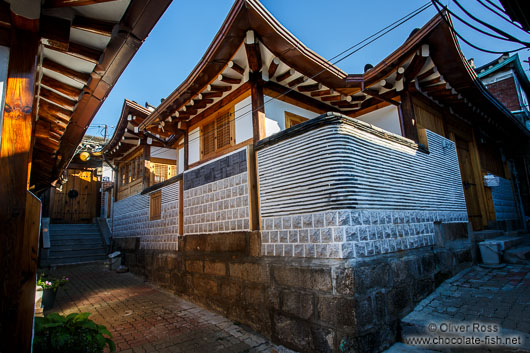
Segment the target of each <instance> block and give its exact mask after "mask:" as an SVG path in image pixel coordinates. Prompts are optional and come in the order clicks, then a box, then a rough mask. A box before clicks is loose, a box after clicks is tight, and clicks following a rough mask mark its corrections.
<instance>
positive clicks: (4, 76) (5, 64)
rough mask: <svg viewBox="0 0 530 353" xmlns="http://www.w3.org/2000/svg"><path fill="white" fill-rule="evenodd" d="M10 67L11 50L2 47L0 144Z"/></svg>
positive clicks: (0, 69)
mask: <svg viewBox="0 0 530 353" xmlns="http://www.w3.org/2000/svg"><path fill="white" fill-rule="evenodd" d="M8 67H9V48H8V47H4V46H1V45H0V142H2V126H3V125H4V103H5V98H6V90H7V86H6V85H7V70H8Z"/></svg>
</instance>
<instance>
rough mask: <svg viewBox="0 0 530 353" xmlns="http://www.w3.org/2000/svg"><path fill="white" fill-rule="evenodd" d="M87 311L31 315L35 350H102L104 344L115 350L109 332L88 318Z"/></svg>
mask: <svg viewBox="0 0 530 353" xmlns="http://www.w3.org/2000/svg"><path fill="white" fill-rule="evenodd" d="M89 316H90V313H82V314H76V313H74V314H70V315H68V316H62V315H59V314H57V313H52V314H49V315H47V316H46V317H37V318H35V338H34V339H33V352H35V353H63V352H69V353H102V352H103V350H104V349H105V347H106V346H107V345H108V346H109V348H110V351H111V352H115V351H116V346H115V345H114V342H113V341H112V339H111V338H112V334H111V333H110V332H109V331H108V330H107V328H106V327H105V326H104V325H98V324H96V323H95V322H94V321H92V320H90V319H89V318H88V317H89Z"/></svg>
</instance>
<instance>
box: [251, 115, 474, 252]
mask: <svg viewBox="0 0 530 353" xmlns="http://www.w3.org/2000/svg"><path fill="white" fill-rule="evenodd" d="M319 119H321V118H319ZM350 122H351V123H350V124H345V123H341V124H335V125H327V126H324V127H321V128H318V129H315V130H310V131H308V132H305V133H303V134H301V135H298V136H295V137H292V138H288V139H285V140H282V141H280V142H277V143H276V144H274V145H272V146H269V147H265V148H263V149H261V150H259V151H258V177H259V195H260V209H261V217H262V227H263V232H262V251H263V253H264V254H266V255H269V256H301V257H328V258H347V257H359V256H369V255H374V254H381V253H388V252H393V251H398V250H402V249H410V248H417V247H421V246H426V245H432V244H434V223H433V222H435V221H440V222H467V213H466V205H465V199H464V192H463V189H462V184H461V180H460V171H459V167H458V160H457V154H456V149H455V146H454V143H452V142H451V141H450V140H447V139H445V138H443V137H441V136H439V135H437V134H434V133H432V132H430V131H427V138H428V141H429V148H430V150H429V152H430V153H424V152H422V151H419V150H417V149H414V148H412V147H411V144H410V143H411V141H410V140H406V139H404V138H402V137H400V136H396V135H392V138H391V139H389V138H386V137H384V135H385V133H384V132H382V131H381V130H379V129H373V128H371V127H370V126H369V125H368V124H366V123H363V122H358V121H353V120H350ZM443 142H445V144H446V146H447V147H445V148H444V147H442V146H443V144H442V143H443Z"/></svg>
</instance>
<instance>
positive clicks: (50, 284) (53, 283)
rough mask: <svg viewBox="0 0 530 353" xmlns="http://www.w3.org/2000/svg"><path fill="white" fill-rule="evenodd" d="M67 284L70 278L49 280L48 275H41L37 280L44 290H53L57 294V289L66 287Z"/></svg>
mask: <svg viewBox="0 0 530 353" xmlns="http://www.w3.org/2000/svg"><path fill="white" fill-rule="evenodd" d="M66 282H68V277H65V276H63V277H62V278H48V275H46V274H45V273H41V274H40V275H39V279H37V286H41V287H42V289H53V291H54V292H57V289H59V287H62V286H64V285H65V284H66Z"/></svg>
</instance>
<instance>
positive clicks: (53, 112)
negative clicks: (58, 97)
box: [39, 100, 72, 124]
mask: <svg viewBox="0 0 530 353" xmlns="http://www.w3.org/2000/svg"><path fill="white" fill-rule="evenodd" d="M71 114H72V112H71V111H69V110H67V109H64V108H61V107H59V106H57V105H55V104H52V103H50V102H48V101H44V100H40V102H39V115H40V116H44V115H46V116H48V117H51V121H56V120H60V121H62V122H64V123H66V124H68V122H70V118H71Z"/></svg>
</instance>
